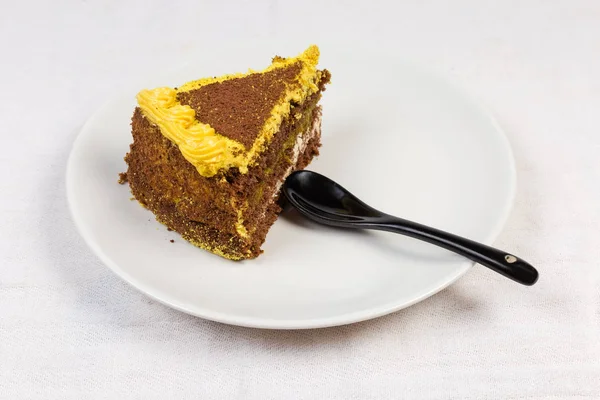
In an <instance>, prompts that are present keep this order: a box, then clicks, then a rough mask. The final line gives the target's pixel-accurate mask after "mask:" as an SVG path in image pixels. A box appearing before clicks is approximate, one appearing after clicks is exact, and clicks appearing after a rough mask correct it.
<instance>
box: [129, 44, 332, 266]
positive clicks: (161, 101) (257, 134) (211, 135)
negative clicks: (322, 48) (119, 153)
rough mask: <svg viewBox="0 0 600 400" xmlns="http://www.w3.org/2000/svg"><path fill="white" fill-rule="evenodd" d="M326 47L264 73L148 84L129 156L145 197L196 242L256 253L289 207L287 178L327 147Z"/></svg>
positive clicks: (139, 194) (230, 254) (133, 182)
mask: <svg viewBox="0 0 600 400" xmlns="http://www.w3.org/2000/svg"><path fill="white" fill-rule="evenodd" d="M318 59H319V49H318V48H317V47H316V46H311V47H309V48H308V49H307V50H306V51H304V52H303V53H302V54H300V55H299V56H297V57H293V58H281V57H275V58H274V59H273V61H272V64H271V65H270V66H269V67H267V68H266V69H265V70H263V71H260V72H255V71H250V72H248V73H245V74H232V75H225V76H222V77H213V78H205V79H200V80H197V81H192V82H188V83H186V84H184V85H182V86H180V87H179V88H168V87H161V88H156V89H152V90H142V91H141V92H140V93H139V94H138V95H137V101H138V107H137V108H136V109H135V111H134V114H133V118H132V124H131V126H132V134H133V143H132V144H131V146H130V151H129V153H127V155H126V156H125V161H126V162H127V165H128V168H127V172H126V173H125V174H122V176H121V180H122V181H123V182H124V181H128V182H129V185H130V187H131V192H132V193H133V195H134V196H135V198H136V199H137V200H138V201H139V202H140V203H141V204H142V205H143V206H145V207H147V208H148V209H149V210H150V211H152V212H153V213H154V214H155V216H156V219H157V220H158V221H159V222H161V223H163V224H164V225H166V226H167V227H168V228H169V229H171V230H174V231H177V232H179V233H180V234H181V235H182V237H183V238H185V239H186V240H188V241H190V242H191V243H193V244H194V245H196V246H198V247H201V248H203V249H206V250H209V251H211V252H213V253H215V254H218V255H220V256H222V257H225V258H228V259H231V260H241V259H248V258H255V257H257V256H258V255H259V254H260V253H261V249H260V247H261V245H262V244H263V242H264V240H265V237H266V235H267V232H268V230H269V228H270V227H271V225H272V224H273V223H274V222H275V220H276V218H277V215H278V213H279V212H280V211H281V210H280V207H279V206H278V204H277V199H278V197H279V192H280V188H281V185H282V183H283V181H284V180H285V178H286V177H287V176H288V175H289V174H290V173H291V172H292V171H294V170H297V169H303V168H305V167H306V166H307V165H308V164H309V163H310V162H311V160H312V159H313V157H314V156H315V155H317V154H318V148H319V146H320V137H321V107H320V106H319V105H317V103H318V101H319V99H320V97H321V92H322V91H323V90H324V89H325V84H327V83H328V82H329V79H330V74H329V72H328V71H327V70H318V69H317V62H318Z"/></svg>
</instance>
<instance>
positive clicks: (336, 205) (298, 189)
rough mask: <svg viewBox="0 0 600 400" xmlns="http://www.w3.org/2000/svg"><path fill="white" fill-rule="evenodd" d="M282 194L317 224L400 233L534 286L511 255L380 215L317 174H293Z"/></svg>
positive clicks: (532, 275) (528, 271) (533, 274)
mask: <svg viewBox="0 0 600 400" xmlns="http://www.w3.org/2000/svg"><path fill="white" fill-rule="evenodd" d="M283 193H284V194H285V197H286V198H287V199H288V200H289V202H290V203H291V204H292V205H293V206H294V207H296V208H297V209H298V211H300V213H301V214H303V215H305V216H307V217H308V218H310V219H312V220H314V221H316V222H319V223H322V224H325V225H332V226H337V227H342V228H355V229H376V230H382V231H389V232H395V233H400V234H403V235H407V236H410V237H413V238H415V239H420V240H424V241H426V242H429V243H432V244H435V245H437V246H440V247H443V248H445V249H447V250H450V251H452V252H455V253H457V254H460V255H461V256H464V257H466V258H468V259H470V260H472V261H475V262H476V263H479V264H481V265H484V266H486V267H488V268H490V269H491V270H493V271H496V272H498V273H499V274H502V275H504V276H506V277H507V278H510V279H512V280H514V281H516V282H519V283H522V284H523V285H533V284H534V283H535V282H536V281H537V279H538V272H537V270H536V269H535V268H533V266H531V265H530V264H529V263H527V262H526V261H524V260H521V259H520V258H518V257H516V256H514V255H512V254H510V253H507V252H505V251H501V250H498V249H495V248H493V247H490V246H486V245H484V244H481V243H477V242H474V241H472V240H469V239H466V238H463V237H460V236H456V235H453V234H451V233H448V232H443V231H440V230H438V229H435V228H430V227H428V226H425V225H421V224H417V223H415V222H411V221H407V220H405V219H401V218H397V217H394V216H392V215H388V214H385V213H382V212H381V211H378V210H376V209H374V208H372V207H370V206H368V205H367V204H365V203H363V202H362V201H361V200H359V199H358V198H357V197H356V196H354V195H353V194H352V193H350V192H349V191H347V190H346V189H344V188H343V187H342V186H340V185H338V184H337V183H335V182H334V181H332V180H331V179H329V178H327V177H325V176H323V175H320V174H317V173H316V172H311V171H297V172H294V173H293V174H291V175H290V176H289V177H288V178H287V179H286V181H285V183H284V184H283Z"/></svg>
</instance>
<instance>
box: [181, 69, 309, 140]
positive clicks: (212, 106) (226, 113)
mask: <svg viewBox="0 0 600 400" xmlns="http://www.w3.org/2000/svg"><path fill="white" fill-rule="evenodd" d="M301 68H302V65H301V63H300V62H297V63H294V64H291V65H290V66H288V67H285V68H279V69H275V70H273V71H270V72H266V73H262V74H258V73H257V74H251V75H247V76H245V77H242V78H237V79H231V80H227V81H224V82H220V83H212V84H210V85H206V86H203V87H201V88H199V89H195V90H191V91H189V92H184V93H179V94H178V95H177V100H178V101H179V102H180V103H181V104H184V105H189V106H190V107H191V108H193V109H194V111H196V119H197V120H198V121H201V122H203V123H206V124H209V125H210V126H212V127H213V128H214V129H215V130H216V131H217V133H219V134H221V135H223V136H226V137H228V138H230V139H233V140H237V141H238V142H240V143H242V144H243V145H244V146H245V147H246V148H249V147H251V146H252V144H253V143H254V140H255V139H256V137H257V136H258V134H259V132H260V130H261V129H262V127H263V125H264V124H265V121H266V120H267V118H269V116H270V114H271V110H272V109H273V106H274V105H275V103H276V102H277V101H278V100H279V99H280V98H281V97H282V96H283V95H284V93H285V90H286V83H287V84H291V83H293V82H295V81H296V77H297V75H298V73H299V72H300V70H301Z"/></svg>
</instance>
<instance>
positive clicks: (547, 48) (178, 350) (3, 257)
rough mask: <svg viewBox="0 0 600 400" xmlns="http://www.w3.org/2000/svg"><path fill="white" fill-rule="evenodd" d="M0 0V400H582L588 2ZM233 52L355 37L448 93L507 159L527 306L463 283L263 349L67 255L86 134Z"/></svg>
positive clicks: (591, 191) (591, 365)
mask: <svg viewBox="0 0 600 400" xmlns="http://www.w3.org/2000/svg"><path fill="white" fill-rule="evenodd" d="M185 3H186V4H184V2H174V1H173V2H171V1H138V2H135V1H114V2H108V1H106V2H103V1H96V2H94V1H86V0H80V1H74V0H73V1H64V0H63V1H58V0H57V1H49V2H42V1H40V2H38V4H35V3H33V2H29V4H27V3H26V2H17V1H12V2H3V3H2V6H1V7H0V10H1V12H0V57H1V62H0V90H1V94H0V116H1V118H0V124H1V125H0V126H1V130H0V132H1V133H0V134H1V135H2V136H1V137H2V141H1V144H0V161H1V164H0V165H1V168H0V189H1V190H0V193H1V196H0V211H1V217H2V218H1V221H0V398H2V399H84V398H107V399H108V398H114V399H129V398H138V399H161V400H162V399H257V400H263V399H388V398H424V399H445V398H454V399H484V398H503V399H509V398H510V399H567V398H568V399H600V241H599V239H600V234H599V228H600V161H599V159H600V117H599V115H600V3H599V2H598V1H597V0H577V1H575V0H571V1H567V0H564V1H561V0H554V1H550V0H530V1H512V0H511V1H495V0H457V1H452V2H450V1H445V0H428V1H417V0H414V1H403V2H400V1H392V2H389V3H384V2H379V1H353V2H346V3H344V4H341V2H340V4H335V2H331V1H324V0H323V1H318V0H316V1H311V2H300V1H294V2H286V1H283V0H260V1H259V0H254V1H243V2H240V3H239V4H233V3H232V2H227V1H214V2H201V1H188V2H185ZM238 38H244V39H246V40H247V39H256V40H267V39H271V38H279V39H282V38H283V39H289V40H290V41H295V42H297V43H300V44H299V47H298V48H299V49H300V48H301V47H302V46H303V45H304V44H307V43H309V42H316V43H319V41H323V40H328V41H337V42H339V43H341V44H342V45H345V46H348V47H349V48H351V46H352V43H353V42H354V41H362V42H365V41H372V45H373V46H381V47H383V48H385V49H387V50H389V51H393V52H400V53H402V54H403V55H404V56H405V57H406V58H409V59H414V60H416V61H418V62H422V63H426V64H427V65H430V66H432V68H434V69H437V70H438V71H440V72H442V73H445V74H447V75H450V76H451V77H452V78H454V79H455V80H456V81H457V82H459V83H460V84H462V85H463V86H464V87H465V88H466V89H467V90H468V91H470V92H471V93H473V94H474V95H475V96H477V97H479V98H480V99H482V100H483V101H484V102H485V103H486V104H487V106H489V107H490V108H491V109H492V111H493V112H494V113H495V114H496V116H497V117H498V120H499V121H500V122H501V124H502V125H503V127H504V128H505V129H506V132H507V135H508V136H509V139H510V141H511V143H512V146H513V148H514V152H515V155H516V159H517V166H518V179H519V189H518V195H517V199H516V205H515V208H514V210H513V213H512V215H511V217H510V219H509V220H508V222H507V224H506V227H505V229H504V231H503V233H502V234H501V236H500V237H499V238H498V240H497V241H496V245H497V246H499V247H502V248H506V249H512V251H514V252H515V253H516V254H519V255H522V256H523V258H525V259H527V260H529V261H531V262H532V263H533V264H534V265H536V266H537V267H538V268H539V270H540V273H541V279H540V281H539V283H538V284H537V285H536V286H534V287H531V288H526V287H523V286H519V285H517V284H514V283H513V282H511V281H509V280H507V279H504V278H502V277H500V276H499V275H496V274H494V273H492V272H490V271H488V270H486V269H485V268H482V267H476V268H473V269H471V271H470V272H469V273H468V274H467V275H466V276H464V277H463V278H462V279H460V280H459V281H458V282H457V283H456V284H454V285H453V286H451V287H450V288H448V289H446V290H445V291H443V292H441V293H439V294H438V295H436V296H434V297H432V298H430V299H428V300H426V301H424V302H422V303H419V304H417V305H415V306H413V307H410V308H408V309H406V310H403V311H400V312H398V313H395V314H392V315H389V316H386V317H383V318H379V319H376V320H373V321H368V322H363V323H359V324H355V325H351V326H343V327H338V328H329V329H321V330H311V331H265V330H255V329H246V328H239V327H232V326H225V325H222V324H218V323H213V322H208V321H204V320H201V319H198V318H194V317H191V316H188V315H185V314H182V313H180V312H177V311H173V310H171V309H168V308H166V307H164V306H162V305H160V304H157V303H156V302H154V301H152V300H150V299H149V298H147V297H145V296H144V295H142V294H140V293H138V292H137V291H135V290H134V289H132V288H130V287H129V286H128V285H127V284H125V283H124V282H122V281H121V280H120V279H119V278H117V277H116V276H115V275H114V274H113V273H112V272H111V271H110V270H109V269H108V268H107V267H105V266H104V265H102V264H101V263H100V261H99V260H98V259H97V258H96V257H95V256H94V255H93V254H92V252H91V251H90V250H89V249H88V248H87V247H86V245H85V244H84V242H83V241H82V239H81V238H80V237H79V235H78V234H77V232H76V230H75V227H74V225H73V222H72V221H71V218H70V216H69V213H68V209H67V205H66V199H65V183H64V175H65V166H66V159H67V156H68V153H69V150H70V147H71V144H72V142H73V140H74V138H75V137H76V135H77V133H78V130H79V129H80V128H81V126H82V124H83V123H84V121H85V120H86V118H87V117H88V116H89V115H90V114H91V113H92V112H93V111H94V110H95V109H96V108H97V107H98V106H99V105H100V104H101V103H102V102H103V101H104V100H106V98H108V97H110V96H111V95H112V94H113V93H114V92H115V91H117V90H118V89H119V88H120V87H122V85H124V84H127V83H128V82H130V81H131V80H132V79H135V78H136V77H137V75H138V74H139V71H145V70H147V68H148V67H147V65H148V63H152V65H153V67H154V69H156V70H160V69H166V68H170V67H171V66H170V65H169V59H168V58H169V56H171V55H173V56H177V57H181V56H182V55H186V54H191V55H194V54H195V53H197V52H199V51H200V49H201V48H202V44H203V43H204V42H206V41H215V40H216V41H220V40H236V39H238Z"/></svg>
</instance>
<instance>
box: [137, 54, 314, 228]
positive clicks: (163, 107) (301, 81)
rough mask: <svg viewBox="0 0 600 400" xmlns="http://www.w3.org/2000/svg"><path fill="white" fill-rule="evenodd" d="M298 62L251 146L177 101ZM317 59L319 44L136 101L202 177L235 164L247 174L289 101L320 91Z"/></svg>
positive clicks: (145, 92)
mask: <svg viewBox="0 0 600 400" xmlns="http://www.w3.org/2000/svg"><path fill="white" fill-rule="evenodd" d="M298 61H300V62H301V63H302V64H301V65H302V69H301V70H300V72H299V74H298V76H297V79H296V82H295V83H294V84H292V85H288V87H287V90H286V92H285V94H284V96H283V97H282V98H281V99H280V100H279V101H278V102H277V104H275V106H274V107H273V109H272V110H271V115H270V116H269V118H268V119H267V121H266V123H265V125H264V126H263V128H262V129H261V132H260V133H259V135H258V136H257V138H256V140H255V141H254V143H253V145H252V146H251V147H250V149H246V148H245V147H244V145H243V144H241V143H239V142H238V141H235V140H233V139H229V138H227V137H225V136H223V135H219V133H218V132H215V130H214V129H213V128H212V127H211V126H210V125H208V124H204V123H202V122H200V121H197V120H196V119H195V111H194V110H193V109H192V108H191V107H189V106H187V105H182V104H180V103H179V102H178V101H177V93H180V92H187V91H190V90H194V89H198V88H200V87H202V86H205V85H208V84H211V83H215V82H223V81H226V80H229V79H235V78H241V77H244V76H247V75H250V74H253V73H265V72H269V71H272V70H274V69H277V68H284V67H287V66H289V65H291V64H294V63H296V62H298ZM318 61H319V48H318V47H317V46H314V45H313V46H310V47H309V48H308V49H306V50H305V51H304V52H303V53H302V54H300V55H299V56H297V57H293V58H286V59H283V58H275V59H274V60H273V63H272V64H271V65H270V66H269V67H267V68H266V69H265V70H263V71H260V72H256V71H252V70H250V71H249V72H248V73H246V74H242V73H238V74H230V75H224V76H221V77H217V78H205V79H199V80H196V81H192V82H188V83H186V84H184V85H182V86H181V87H180V88H179V89H177V90H175V89H172V88H168V87H161V88H157V89H152V90H147V89H146V90H142V91H141V92H140V93H138V95H137V101H138V105H139V107H140V109H141V110H142V112H143V113H144V115H145V116H146V118H148V119H149V120H150V121H151V122H152V123H154V124H156V125H157V126H158V127H159V128H160V131H161V132H162V134H163V135H164V136H165V137H167V138H168V139H170V140H171V141H172V142H173V143H175V144H176V145H177V146H178V147H179V150H180V151H181V154H182V155H183V156H184V157H185V159H186V160H188V161H189V162H190V163H191V164H192V165H194V166H195V167H196V169H197V170H198V172H199V173H200V175H202V176H205V177H211V176H214V175H215V174H216V173H217V172H218V171H220V170H225V169H229V168H232V167H236V168H238V169H239V171H240V172H241V173H242V174H245V173H247V172H248V167H249V166H250V165H252V163H253V162H255V161H256V159H257V157H258V155H259V154H261V153H262V152H263V151H264V150H265V148H266V147H267V145H268V143H269V141H270V140H271V138H272V137H273V135H274V134H275V133H276V132H277V131H278V130H279V126H280V125H281V121H282V120H283V119H284V118H285V117H287V116H288V115H289V114H290V103H291V102H292V101H294V102H297V103H302V102H303V101H304V99H305V98H306V97H307V96H309V95H311V94H313V93H315V92H317V91H318V89H319V88H318V86H317V83H318V81H319V79H320V78H321V73H320V71H318V70H317V63H318ZM242 227H243V226H242ZM239 230H241V229H239ZM240 233H242V232H240Z"/></svg>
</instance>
